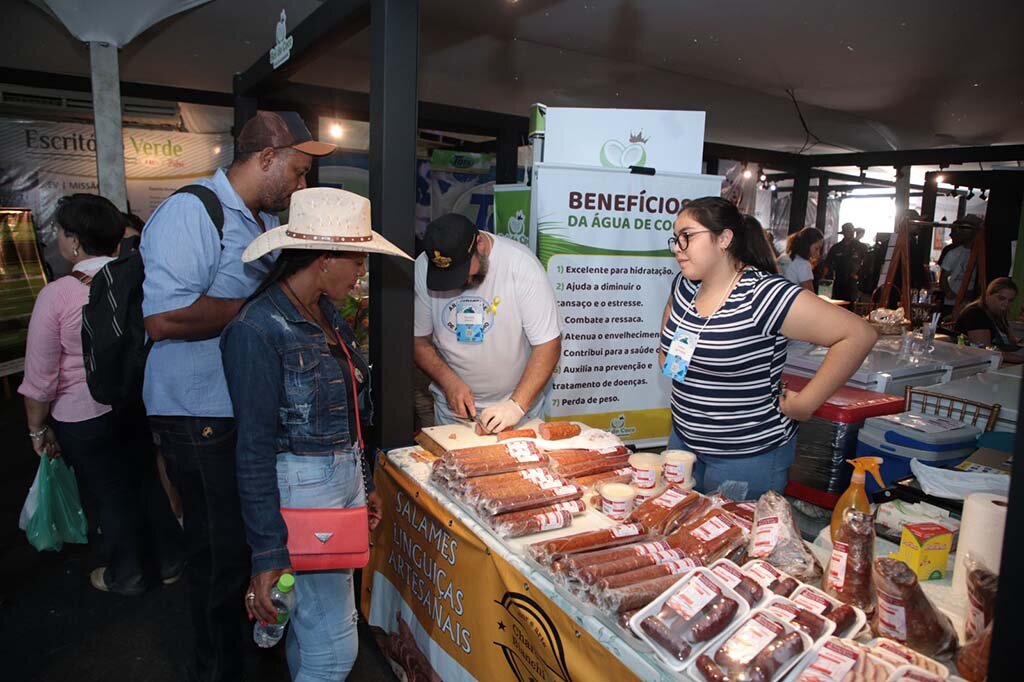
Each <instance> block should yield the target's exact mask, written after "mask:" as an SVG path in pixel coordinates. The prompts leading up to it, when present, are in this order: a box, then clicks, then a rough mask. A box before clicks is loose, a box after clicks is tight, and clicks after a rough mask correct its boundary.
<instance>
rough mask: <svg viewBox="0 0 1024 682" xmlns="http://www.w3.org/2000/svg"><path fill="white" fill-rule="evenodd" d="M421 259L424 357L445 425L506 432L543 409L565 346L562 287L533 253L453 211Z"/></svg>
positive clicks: (419, 347) (432, 233) (418, 350)
mask: <svg viewBox="0 0 1024 682" xmlns="http://www.w3.org/2000/svg"><path fill="white" fill-rule="evenodd" d="M423 246H424V253H422V254H420V256H419V258H417V259H416V277H415V282H416V319H415V325H414V333H415V335H416V338H415V340H414V343H413V349H414V357H415V359H416V364H417V365H418V366H419V367H420V369H422V370H423V371H424V372H425V373H426V374H427V376H429V377H430V378H431V379H432V380H433V383H432V384H431V386H430V390H431V393H432V394H433V396H434V416H435V420H436V422H437V423H438V424H451V423H454V422H457V421H458V420H460V419H461V420H473V419H475V420H476V421H477V422H478V423H479V424H480V425H481V426H482V427H483V429H484V430H486V431H488V432H490V433H497V432H499V431H502V430H504V429H509V428H513V427H515V426H516V424H518V423H519V422H521V421H525V420H528V419H533V418H536V417H541V416H543V412H544V405H545V397H546V393H547V390H546V389H547V387H548V386H549V383H548V382H549V380H550V379H551V373H552V371H553V370H554V368H555V365H557V364H558V357H559V355H560V353H561V347H562V346H561V340H562V336H561V332H560V330H559V327H558V308H557V304H556V303H555V292H554V291H553V290H552V288H551V283H550V282H549V281H548V276H547V273H545V272H544V268H543V267H542V266H541V264H540V261H538V260H537V258H536V256H534V255H533V253H532V252H531V251H530V250H529V249H528V248H526V247H525V246H523V245H522V244H519V243H518V242H515V241H512V240H511V239H507V238H505V237H501V236H498V235H493V234H487V233H485V232H481V231H479V230H477V229H476V227H475V226H474V225H473V223H471V222H470V221H469V219H468V218H466V217H465V216H462V215H459V214H457V213H449V214H447V215H444V216H441V217H440V218H438V219H437V220H435V221H433V222H431V223H430V224H429V225H427V232H426V235H424V239H423Z"/></svg>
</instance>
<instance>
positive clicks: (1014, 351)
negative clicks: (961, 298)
mask: <svg viewBox="0 0 1024 682" xmlns="http://www.w3.org/2000/svg"><path fill="white" fill-rule="evenodd" d="M1015 298H1017V284H1016V283H1015V282H1014V281H1013V280H1012V279H1010V278H1009V277H997V278H996V279H994V280H992V281H991V282H989V285H988V286H987V287H986V288H985V293H984V294H982V295H981V296H980V297H979V298H978V299H977V300H976V301H974V302H973V303H971V304H970V305H968V306H967V307H966V308H964V309H963V310H961V311H960V315H959V316H958V317H957V318H956V323H955V325H954V328H955V329H956V331H957V333H959V334H963V335H965V336H966V337H967V339H968V340H969V341H970V342H971V343H972V344H974V345H976V346H982V347H984V348H988V347H994V348H997V349H999V350H1000V351H1001V352H1002V354H1003V359H1004V360H1005V361H1007V362H1014V363H1020V362H1024V357H1022V354H1021V342H1020V339H1018V338H1017V337H1016V336H1014V335H1013V333H1012V332H1011V331H1010V324H1009V322H1008V321H1007V319H1006V313H1007V312H1008V311H1009V310H1010V306H1011V305H1013V301H1014V299H1015Z"/></svg>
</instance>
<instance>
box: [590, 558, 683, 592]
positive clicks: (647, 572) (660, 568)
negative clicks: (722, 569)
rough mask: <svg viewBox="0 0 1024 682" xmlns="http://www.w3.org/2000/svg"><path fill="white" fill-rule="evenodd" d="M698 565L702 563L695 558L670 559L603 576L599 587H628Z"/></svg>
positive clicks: (610, 588) (605, 588)
mask: <svg viewBox="0 0 1024 682" xmlns="http://www.w3.org/2000/svg"><path fill="white" fill-rule="evenodd" d="M698 566H700V564H699V563H697V562H696V561H694V560H693V559H670V560H668V561H660V562H658V563H656V564H652V565H650V566H646V567H644V568H638V569H636V570H635V571H627V572H626V573H618V574H616V575H610V576H607V577H605V578H601V579H600V580H599V581H598V582H597V588H598V589H599V590H613V589H617V588H619V587H626V586H627V585H636V584H638V583H643V582H647V581H648V580H654V579H655V578H661V577H662V576H666V575H675V576H678V575H682V574H683V573H686V572H687V571H690V570H693V569H694V568H697V567H698Z"/></svg>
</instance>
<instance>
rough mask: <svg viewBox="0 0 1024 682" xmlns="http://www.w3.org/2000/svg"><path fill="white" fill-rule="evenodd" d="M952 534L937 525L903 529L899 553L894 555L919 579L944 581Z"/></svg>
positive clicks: (922, 524) (913, 526)
mask: <svg viewBox="0 0 1024 682" xmlns="http://www.w3.org/2000/svg"><path fill="white" fill-rule="evenodd" d="M952 547H953V531H951V530H950V529H949V528H946V527H945V526H942V525H939V524H937V523H908V524H907V525H905V526H903V535H902V537H901V538H900V551H899V552H897V553H896V554H893V555H892V558H893V559H899V560H900V561H902V562H903V563H905V564H906V565H907V566H909V567H910V570H912V571H913V572H914V573H916V574H917V579H918V580H941V579H942V578H943V577H944V576H945V575H946V565H947V564H948V562H949V550H950V549H951V548H952Z"/></svg>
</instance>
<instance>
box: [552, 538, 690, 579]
mask: <svg viewBox="0 0 1024 682" xmlns="http://www.w3.org/2000/svg"><path fill="white" fill-rule="evenodd" d="M644 539H646V538H644ZM670 549H672V548H671V547H669V546H668V543H666V542H664V541H662V540H656V541H653V542H635V543H630V544H627V545H620V546H617V547H609V548H608V549H598V550H594V551H588V552H580V553H579V554H573V555H571V556H567V557H565V559H564V561H562V562H561V564H562V568H563V569H564V571H565V572H568V573H572V574H577V573H579V572H580V571H583V570H585V569H587V568H589V567H591V566H598V565H603V564H607V563H613V562H616V561H620V560H622V559H628V558H630V557H635V556H643V555H645V554H652V553H658V552H667V551H669V550H670Z"/></svg>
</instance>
